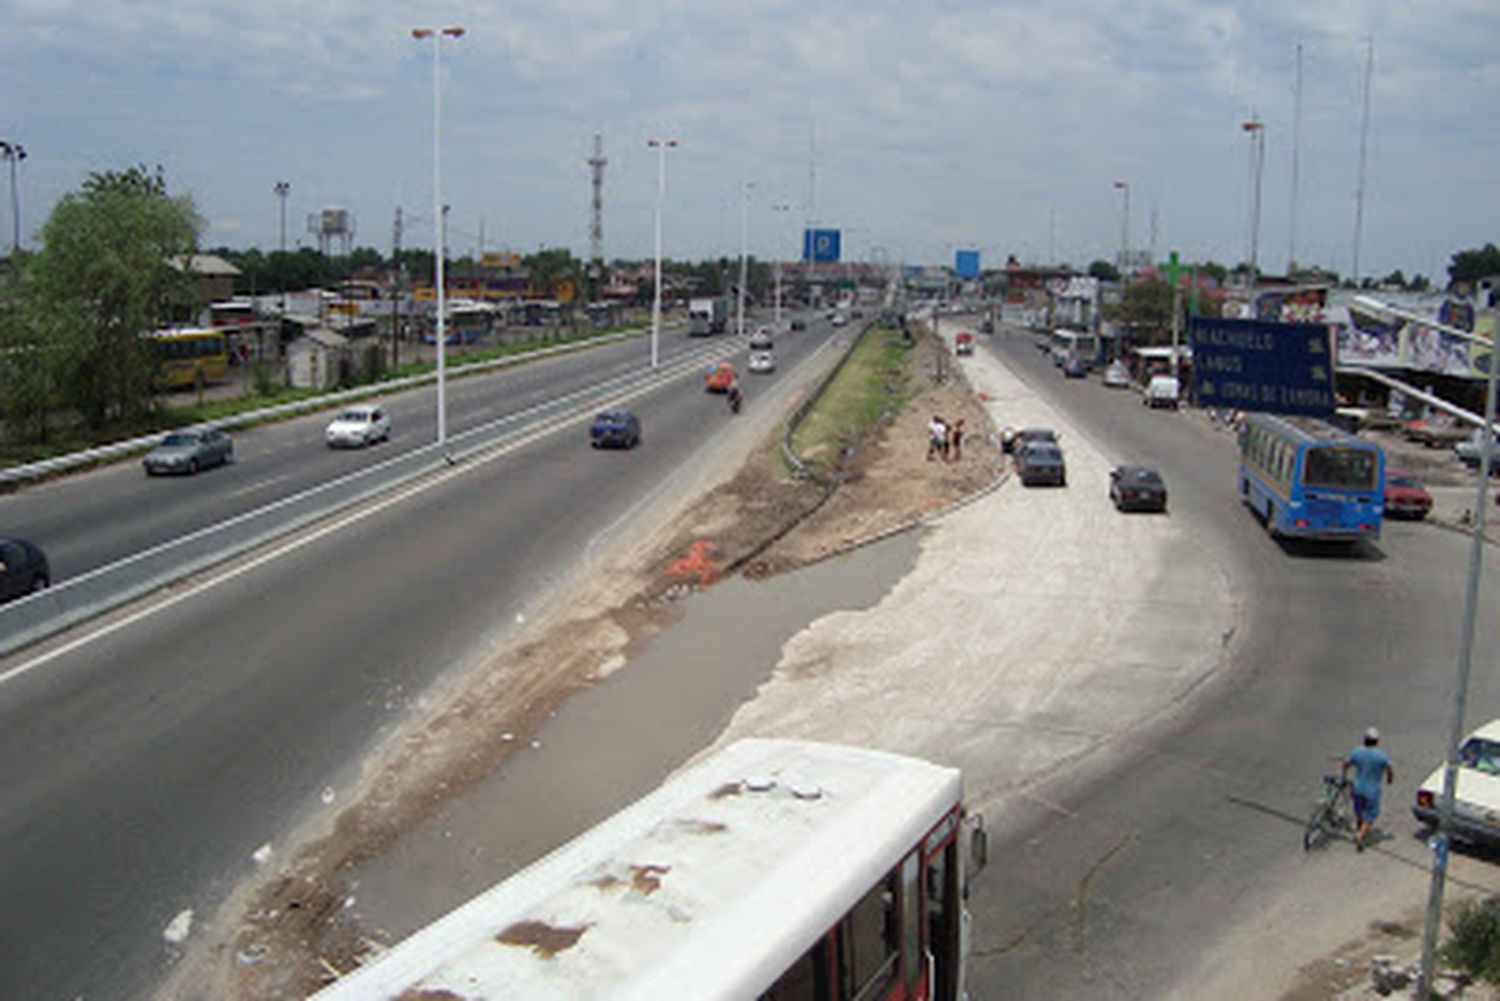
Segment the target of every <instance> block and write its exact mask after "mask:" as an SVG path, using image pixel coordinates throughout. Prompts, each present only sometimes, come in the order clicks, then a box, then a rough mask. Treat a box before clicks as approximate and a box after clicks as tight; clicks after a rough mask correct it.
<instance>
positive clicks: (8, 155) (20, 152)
mask: <svg viewBox="0 0 1500 1001" xmlns="http://www.w3.org/2000/svg"><path fill="white" fill-rule="evenodd" d="M0 157H4V158H5V159H6V160H9V161H10V225H11V237H10V252H11V256H15V254H16V253H17V252H18V251H19V250H20V249H21V203H20V201H19V200H18V198H17V196H16V164H17V163H19V162H21V161H22V160H24V159H26V147H24V146H22V145H21V144H20V143H13V142H9V141H7V140H5V139H0Z"/></svg>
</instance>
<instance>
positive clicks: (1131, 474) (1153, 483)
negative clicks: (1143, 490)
mask: <svg viewBox="0 0 1500 1001" xmlns="http://www.w3.org/2000/svg"><path fill="white" fill-rule="evenodd" d="M1121 479H1123V480H1124V481H1125V482H1126V483H1129V484H1130V485H1131V486H1133V487H1159V486H1161V476H1159V475H1158V474H1157V472H1156V470H1154V469H1127V470H1125V472H1124V474H1123V475H1122V476H1121Z"/></svg>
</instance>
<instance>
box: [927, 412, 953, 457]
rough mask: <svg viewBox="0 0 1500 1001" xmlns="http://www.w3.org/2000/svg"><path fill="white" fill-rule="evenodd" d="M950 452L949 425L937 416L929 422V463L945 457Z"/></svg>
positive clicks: (933, 416)
mask: <svg viewBox="0 0 1500 1001" xmlns="http://www.w3.org/2000/svg"><path fill="white" fill-rule="evenodd" d="M947 450H948V425H946V424H944V423H943V419H942V418H941V417H939V416H938V415H937V414H933V415H932V420H930V421H928V422H927V461H928V462H931V461H932V460H933V459H934V458H935V457H937V456H941V455H943V454H944V453H945V452H946V451H947Z"/></svg>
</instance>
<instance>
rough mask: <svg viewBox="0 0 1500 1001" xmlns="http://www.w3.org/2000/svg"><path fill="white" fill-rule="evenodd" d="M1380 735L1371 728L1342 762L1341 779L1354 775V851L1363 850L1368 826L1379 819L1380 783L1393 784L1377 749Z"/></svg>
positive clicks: (1386, 760)
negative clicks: (1381, 781) (1351, 771)
mask: <svg viewBox="0 0 1500 1001" xmlns="http://www.w3.org/2000/svg"><path fill="white" fill-rule="evenodd" d="M1379 745H1380V731H1379V730H1377V729H1375V728H1374V727H1373V726H1372V727H1370V728H1369V729H1368V730H1366V731H1365V740H1364V744H1363V745H1362V746H1360V747H1356V748H1355V749H1354V750H1352V751H1350V752H1349V757H1347V758H1345V759H1344V768H1343V775H1344V776H1345V777H1347V776H1348V774H1349V771H1350V769H1353V771H1354V789H1353V793H1354V819H1355V821H1356V827H1355V829H1354V847H1355V850H1356V851H1364V850H1365V838H1366V837H1367V836H1368V835H1369V833H1370V826H1371V825H1372V824H1374V823H1375V818H1376V817H1379V816H1380V780H1381V779H1382V778H1384V779H1385V784H1386V785H1390V784H1391V783H1392V782H1395V781H1396V771H1395V769H1394V768H1392V767H1391V757H1390V755H1388V754H1386V753H1385V752H1384V751H1382V750H1381V749H1380V746H1379Z"/></svg>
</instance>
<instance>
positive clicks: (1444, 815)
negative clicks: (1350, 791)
mask: <svg viewBox="0 0 1500 1001" xmlns="http://www.w3.org/2000/svg"><path fill="white" fill-rule="evenodd" d="M1354 303H1355V305H1356V306H1358V307H1361V308H1362V309H1363V310H1364V311H1366V312H1369V313H1372V314H1374V315H1375V316H1377V317H1379V318H1381V319H1384V320H1389V318H1391V317H1397V318H1400V319H1402V320H1406V321H1408V322H1412V323H1420V324H1422V325H1423V326H1424V327H1428V328H1430V329H1432V330H1436V331H1438V332H1439V333H1442V334H1445V335H1447V336H1449V337H1457V338H1460V339H1461V340H1466V341H1470V342H1472V343H1475V344H1480V345H1483V346H1484V347H1487V348H1489V349H1490V353H1489V361H1488V369H1489V373H1488V378H1487V379H1486V381H1485V391H1484V429H1483V437H1482V438H1481V439H1480V440H1481V441H1482V442H1483V445H1482V447H1481V448H1480V450H1479V488H1478V491H1477V494H1476V496H1475V500H1474V521H1473V533H1472V535H1471V536H1470V541H1469V579H1468V583H1467V585H1466V586H1465V588H1464V617H1463V625H1462V626H1461V627H1460V628H1461V634H1460V642H1459V649H1458V677H1457V679H1456V681H1455V684H1454V690H1453V718H1452V719H1451V720H1450V721H1449V724H1448V756H1447V759H1446V760H1445V761H1444V762H1443V797H1442V799H1441V801H1440V802H1439V804H1438V826H1437V833H1436V834H1435V835H1434V836H1433V838H1432V840H1431V842H1429V843H1430V845H1431V847H1432V878H1431V881H1430V882H1429V884H1428V891H1427V920H1426V924H1425V926H1424V928H1423V931H1422V969H1421V971H1420V973H1419V974H1418V980H1417V993H1416V997H1419V998H1425V997H1427V996H1428V992H1429V991H1430V990H1431V988H1432V966H1433V962H1434V958H1435V955H1436V952H1437V937H1438V930H1439V927H1440V925H1441V923H1442V916H1443V883H1444V880H1445V879H1446V877H1447V872H1448V847H1449V845H1450V844H1451V843H1452V830H1453V800H1454V794H1455V791H1456V790H1457V787H1458V750H1459V744H1460V742H1461V741H1462V740H1463V735H1464V712H1465V710H1466V708H1467V705H1468V698H1469V673H1470V667H1471V665H1472V661H1473V656H1474V626H1475V620H1476V617H1477V615H1478V610H1479V583H1480V576H1481V574H1482V573H1483V570H1484V522H1485V517H1484V515H1485V510H1486V507H1487V504H1486V501H1488V500H1489V496H1488V486H1489V482H1490V465H1491V456H1490V450H1491V447H1492V445H1493V441H1494V434H1495V377H1496V373H1497V371H1500V366H1497V365H1496V364H1495V362H1496V357H1495V350H1494V347H1495V346H1494V344H1493V343H1492V342H1491V340H1490V339H1489V338H1487V337H1481V336H1478V335H1476V334H1472V333H1470V332H1468V331H1466V330H1459V329H1458V328H1456V327H1450V326H1448V325H1446V324H1442V323H1437V322H1434V321H1432V320H1429V319H1427V318H1425V317H1422V316H1418V315H1417V314H1415V313H1409V312H1406V311H1405V310H1402V309H1399V308H1397V307H1394V306H1391V305H1389V304H1387V303H1383V302H1380V301H1379V300H1376V299H1371V298H1369V297H1368V296H1356V297H1355V299H1354Z"/></svg>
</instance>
